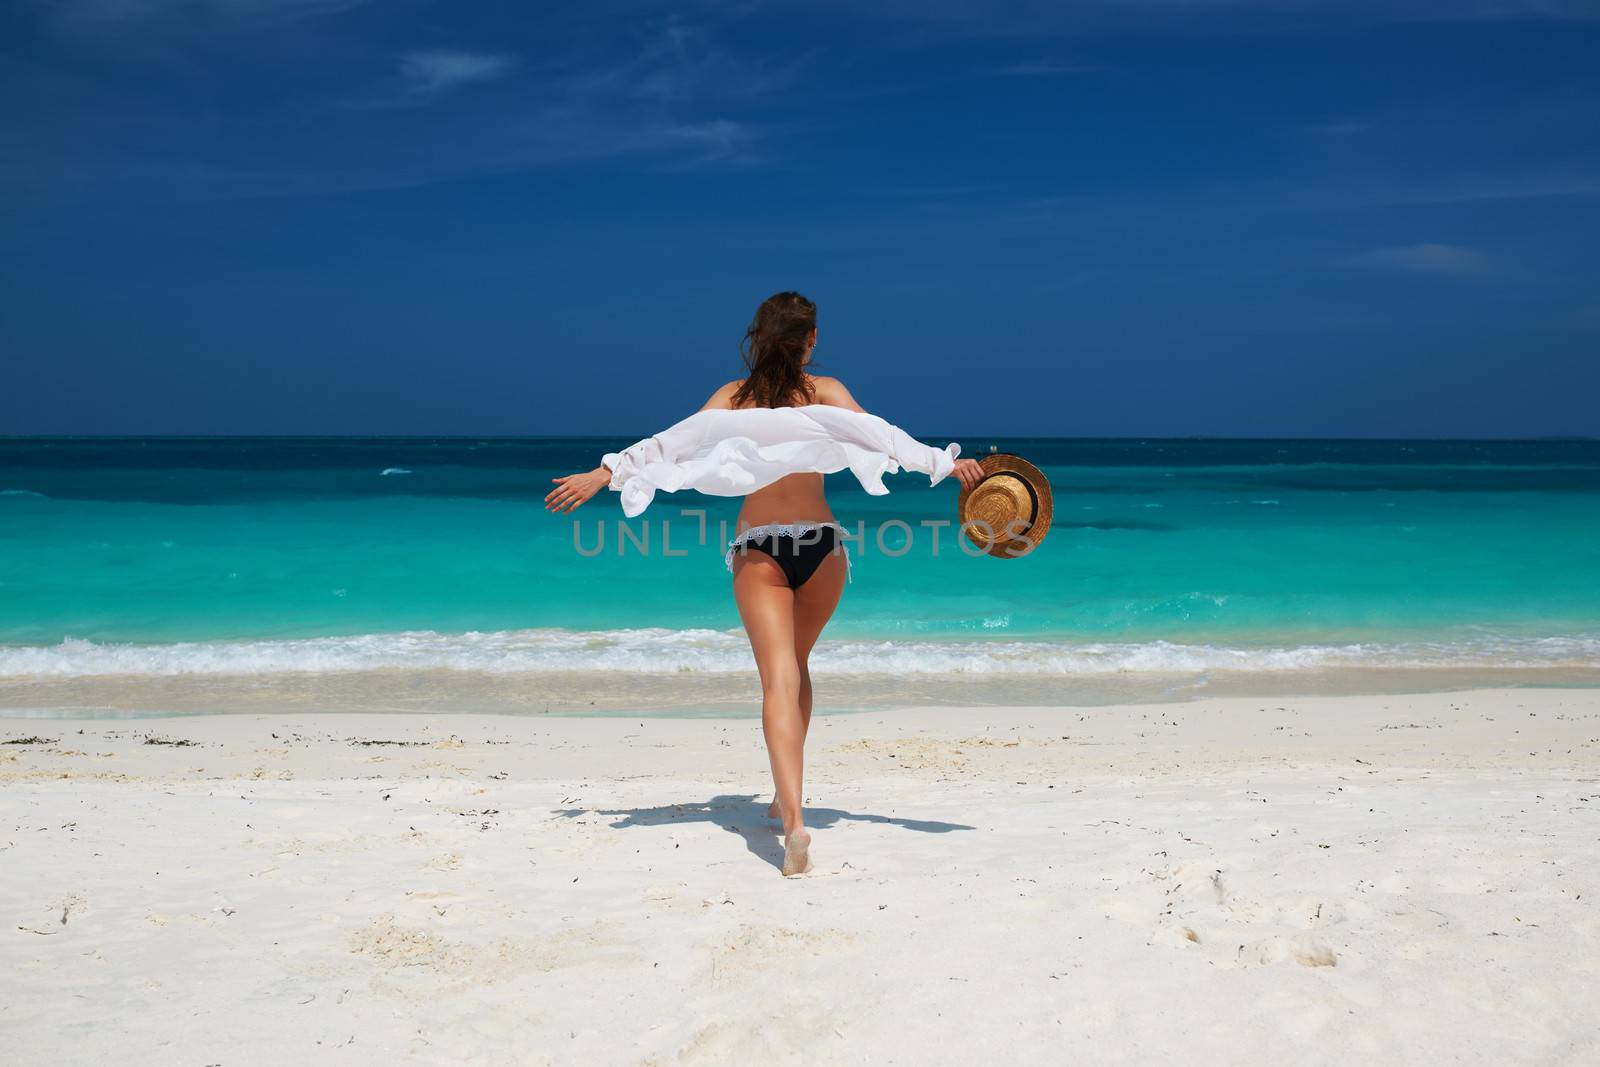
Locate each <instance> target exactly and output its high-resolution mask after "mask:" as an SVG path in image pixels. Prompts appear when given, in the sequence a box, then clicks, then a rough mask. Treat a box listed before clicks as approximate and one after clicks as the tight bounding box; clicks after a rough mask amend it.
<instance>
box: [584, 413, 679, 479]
mask: <svg viewBox="0 0 1600 1067" xmlns="http://www.w3.org/2000/svg"><path fill="white" fill-rule="evenodd" d="M699 440H700V429H699V424H698V422H697V420H696V419H695V417H694V416H693V415H691V416H689V417H688V418H687V419H684V420H683V421H681V422H678V423H675V424H673V425H672V426H669V427H667V428H666V429H665V430H662V431H661V432H660V433H658V434H654V435H652V436H650V437H646V438H645V439H644V440H642V441H637V442H635V443H633V444H631V445H629V446H628V447H627V448H624V449H623V450H622V451H621V452H607V453H606V454H605V455H604V456H602V457H601V458H600V462H601V463H602V464H603V465H604V466H605V468H606V469H607V470H609V471H610V472H611V488H613V489H616V490H619V491H620V490H621V489H622V487H623V486H624V485H626V484H627V483H628V481H629V480H630V479H633V478H637V477H638V476H639V473H640V472H641V471H643V470H644V468H645V466H646V465H647V464H651V463H678V462H680V461H682V460H684V459H687V458H689V455H690V454H691V452H692V451H693V449H694V447H695V446H696V445H697V444H698V443H699Z"/></svg>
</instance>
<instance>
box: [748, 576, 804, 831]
mask: <svg viewBox="0 0 1600 1067" xmlns="http://www.w3.org/2000/svg"><path fill="white" fill-rule="evenodd" d="M808 584H809V583H808ZM733 597H734V600H735V601H736V602H737V603H738V605H739V617H740V619H742V620H743V621H744V628H745V632H746V633H747V634H749V636H750V650H751V651H752V652H754V653H755V657H756V670H757V671H759V672H760V674H761V729H762V733H763V734H765V736H766V740H767V758H768V759H769V760H770V761H771V763H772V782H773V785H774V786H775V787H776V790H777V794H778V801H777V802H778V805H779V807H780V808H781V809H782V810H783V832H784V833H785V834H786V835H791V836H792V835H794V834H796V833H797V832H803V831H804V829H805V821H804V818H803V817H802V813H801V806H800V804H801V786H802V778H803V775H804V772H805V724H804V722H803V721H802V720H801V717H800V665H799V663H798V661H797V660H796V659H795V654H794V650H795V634H794V605H795V594H794V591H793V590H791V589H790V588H789V583H788V580H787V579H785V578H784V575H783V570H782V569H781V568H780V567H779V566H778V565H777V563H775V562H774V561H773V560H772V559H771V558H770V557H768V556H765V555H763V554H761V553H759V552H751V553H748V554H744V555H740V556H737V557H735V559H734V563H733Z"/></svg>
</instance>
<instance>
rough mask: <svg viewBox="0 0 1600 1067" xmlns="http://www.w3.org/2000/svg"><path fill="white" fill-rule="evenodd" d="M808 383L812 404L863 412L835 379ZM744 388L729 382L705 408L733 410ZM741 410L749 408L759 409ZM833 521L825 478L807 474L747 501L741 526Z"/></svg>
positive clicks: (781, 481)
mask: <svg viewBox="0 0 1600 1067" xmlns="http://www.w3.org/2000/svg"><path fill="white" fill-rule="evenodd" d="M806 383H807V384H808V385H810V386H811V389H812V398H811V400H810V403H813V404H828V405H831V406H833V407H841V408H847V409H849V410H851V411H861V410H862V408H861V406H860V405H859V404H857V403H856V401H855V397H853V396H851V395H850V391H849V390H848V389H846V388H845V387H844V385H843V383H841V382H840V381H839V380H838V379H836V378H824V377H819V376H816V375H811V374H808V375H806ZM742 384H743V382H742V381H733V382H729V383H728V384H727V385H724V386H723V387H722V388H721V389H718V390H717V391H716V392H715V393H713V394H712V396H711V399H710V400H708V401H706V404H705V406H706V407H707V408H730V409H731V408H733V406H734V405H733V396H734V393H736V392H737V391H738V389H739V386H740V385H742ZM739 406H740V407H741V408H748V407H755V406H757V405H754V404H741V405H739ZM702 410H703V409H702ZM832 521H834V520H833V509H831V508H829V507H828V499H827V497H826V496H825V495H824V494H823V490H822V475H820V474H810V473H806V474H788V475H785V476H784V477H782V478H779V479H778V480H777V481H775V482H773V483H772V484H771V485H768V486H765V487H763V488H761V489H757V490H756V491H755V492H753V493H751V494H750V495H749V496H747V497H745V498H744V506H743V507H741V508H740V509H739V521H738V526H739V528H740V529H743V528H745V527H747V526H766V525H769V524H772V523H780V522H832Z"/></svg>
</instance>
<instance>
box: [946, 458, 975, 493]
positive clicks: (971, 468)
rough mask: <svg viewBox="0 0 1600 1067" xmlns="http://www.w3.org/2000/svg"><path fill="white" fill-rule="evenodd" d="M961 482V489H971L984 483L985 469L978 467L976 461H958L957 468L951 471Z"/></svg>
mask: <svg viewBox="0 0 1600 1067" xmlns="http://www.w3.org/2000/svg"><path fill="white" fill-rule="evenodd" d="M950 473H951V474H953V475H955V476H956V478H957V479H959V480H960V482H961V488H963V489H971V488H973V487H974V486H976V485H977V484H978V483H979V482H981V481H983V468H982V467H980V466H978V461H977V460H975V459H958V460H956V465H955V467H954V468H953V469H952V470H951V471H950Z"/></svg>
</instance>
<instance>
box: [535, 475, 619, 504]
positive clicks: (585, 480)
mask: <svg viewBox="0 0 1600 1067" xmlns="http://www.w3.org/2000/svg"><path fill="white" fill-rule="evenodd" d="M550 480H551V481H553V482H555V483H556V487H555V488H554V489H552V490H550V492H549V493H547V494H545V498H544V507H545V510H546V511H556V512H561V511H571V510H573V509H574V508H577V507H580V506H582V505H583V504H584V502H586V501H587V500H588V499H589V498H590V497H592V496H594V495H595V494H596V493H598V492H599V491H600V490H602V489H604V488H605V487H606V486H608V485H610V484H611V472H610V471H608V470H606V469H605V468H604V467H596V468H595V469H594V470H592V471H589V472H588V473H587V474H569V475H567V476H565V477H563V478H552V479H550Z"/></svg>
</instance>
